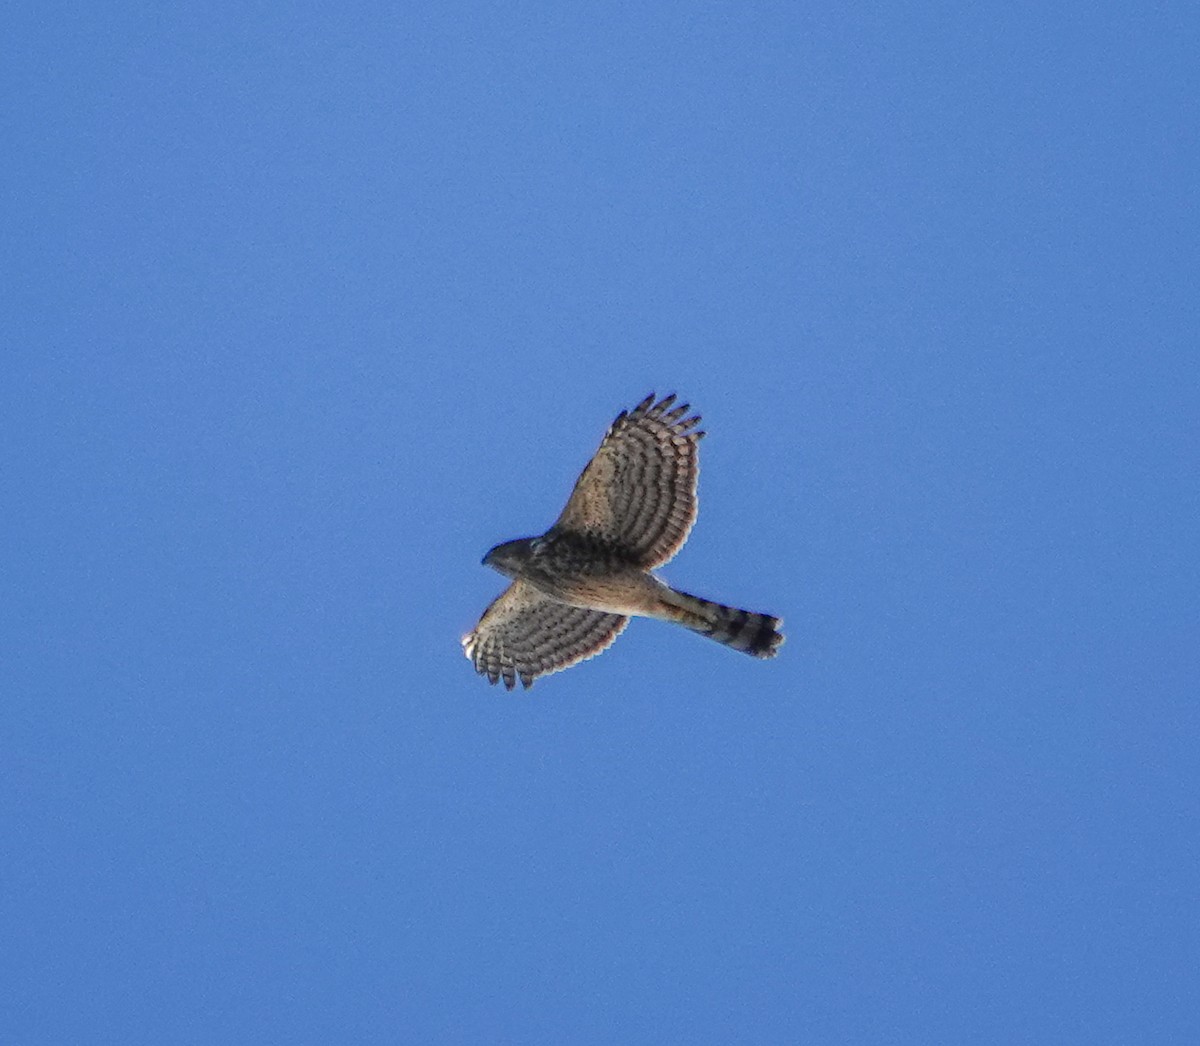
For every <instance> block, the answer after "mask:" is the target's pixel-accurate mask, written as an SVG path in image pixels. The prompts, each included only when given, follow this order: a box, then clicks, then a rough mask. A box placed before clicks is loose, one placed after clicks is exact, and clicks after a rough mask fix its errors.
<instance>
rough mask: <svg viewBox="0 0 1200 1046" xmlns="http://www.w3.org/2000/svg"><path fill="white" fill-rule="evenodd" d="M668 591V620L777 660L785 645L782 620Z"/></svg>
mask: <svg viewBox="0 0 1200 1046" xmlns="http://www.w3.org/2000/svg"><path fill="white" fill-rule="evenodd" d="M669 591H670V595H669V596H668V597H667V598H666V599H665V600H664V601H663V602H664V608H665V609H666V611H667V612H666V614H665V615H664V617H667V618H668V619H669V620H671V621H678V622H679V624H681V625H683V626H685V627H686V628H690V629H691V630H692V631H693V632H699V633H700V634H701V635H702V636H708V637H709V638H710V639H715V640H716V641H717V642H718V643H724V644H725V645H726V646H731V647H733V649H734V650H740V651H742V652H743V653H745V654H750V655H752V656H753V657H774V656H775V655H776V654H778V653H779V648H780V646H782V645H783V633H782V632H780V631H779V626H780V625H782V624H783V621H782V619H780V618H777V617H772V616H771V615H770V614H755V613H753V612H752V611H749V610H738V609H737V608H736V607H727V606H725V605H723V604H721V603H714V602H713V601H712V600H711V599H701V598H700V597H699V596H692V595H688V593H686V592H679V591H677V590H675V589H671V590H669Z"/></svg>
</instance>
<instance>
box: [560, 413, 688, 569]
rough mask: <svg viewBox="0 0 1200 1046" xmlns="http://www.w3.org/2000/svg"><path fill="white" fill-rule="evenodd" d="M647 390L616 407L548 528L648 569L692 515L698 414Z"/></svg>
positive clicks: (671, 548) (675, 544) (675, 547)
mask: <svg viewBox="0 0 1200 1046" xmlns="http://www.w3.org/2000/svg"><path fill="white" fill-rule="evenodd" d="M674 402H675V396H674V395H671V396H666V397H664V398H663V399H661V400H659V401H658V402H657V403H656V402H655V400H654V395H653V393H652V394H651V395H649V396H647V397H646V398H645V399H644V400H642V402H641V403H639V404H638V405H637V406H636V407H634V408H633V410H631V411H622V412H621V413H620V414H618V415H617V419H616V420H615V421H614V422H613V423H612V426H611V427H610V428H609V430H608V433H607V434H606V435H605V437H604V439H603V441H602V442H601V443H600V449H599V450H597V451H596V454H595V456H594V457H593V458H592V460H591V461H590V462H589V463H588V465H587V468H585V469H584V470H583V473H582V475H580V477H579V479H578V480H577V481H576V483H575V489H574V490H573V491H572V492H571V497H570V498H569V499H568V500H567V506H566V508H564V509H563V513H562V515H561V516H559V518H558V520H557V522H556V523H555V524H554V525H555V527H557V528H560V529H563V530H573V531H577V532H580V533H583V534H587V535H589V536H592V537H596V538H599V539H600V540H601V541H604V542H606V543H608V544H610V545H613V546H616V547H618V548H620V549H622V550H623V551H625V552H626V553H628V555H629V556H630V557H631V559H632V560H633V562H634V563H636V564H637V565H638V566H640V567H643V568H645V569H647V570H649V569H652V568H654V567H659V566H662V564H664V563H665V562H667V560H669V559H670V558H671V557H672V556H674V555H675V553H676V552H678V551H679V549H680V548H681V547H682V545H683V543H684V542H685V541H686V540H687V536H688V532H689V531H690V530H691V529H692V524H693V523H695V521H696V480H697V478H698V476H699V474H700V461H699V443H700V438H701V437H702V436H703V435H704V433H703V432H701V431H699V430H697V429H696V425H698V424H699V423H700V417H699V415H693V416H691V417H686V415H687V412H688V404H686V403H684V404H681V405H680V406H678V407H673V406H672V405H673V404H674Z"/></svg>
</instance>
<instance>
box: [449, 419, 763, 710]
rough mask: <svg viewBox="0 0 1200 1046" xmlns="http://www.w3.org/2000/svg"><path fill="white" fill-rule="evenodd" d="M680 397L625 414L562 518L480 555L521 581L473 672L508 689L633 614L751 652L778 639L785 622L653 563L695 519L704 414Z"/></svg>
mask: <svg viewBox="0 0 1200 1046" xmlns="http://www.w3.org/2000/svg"><path fill="white" fill-rule="evenodd" d="M674 402H675V397H674V396H667V397H666V398H665V399H662V400H660V401H658V402H657V403H655V402H654V397H653V396H648V397H646V399H644V400H643V401H642V402H641V403H639V404H638V405H637V406H636V407H635V408H634V409H633V410H632V411H629V412H626V411H622V412H621V413H620V414H619V415H618V416H617V420H616V421H614V422H613V424H612V427H611V428H610V429H609V430H608V434H607V435H606V436H605V437H604V440H603V442H602V443H601V444H600V449H599V450H598V451H596V455H595V457H593V458H592V460H591V461H590V462H589V463H588V466H587V468H585V469H584V470H583V474H582V475H581V476H580V477H579V480H578V481H577V482H576V484H575V489H574V490H573V491H572V493H571V497H570V498H569V499H568V501H567V505H566V508H564V509H563V512H562V515H561V516H559V517H558V520H557V522H555V524H554V526H552V527H551V528H550V529H549V530H548V531H546V533H545V534H543V535H542V536H541V537H537V538H520V539H518V540H516V541H508V542H505V543H504V544H502V545H497V546H496V547H495V548H493V549H492V550H491V551H490V552H489V553H488V554H487V556H486V557H485V558H484V562H485V563H486V564H488V565H489V566H492V567H494V568H495V569H496V570H498V571H500V573H502V574H506V575H508V576H509V577H511V578H513V579H514V581H513V583H512V584H511V585H509V587H508V588H507V589H505V590H504V592H503V593H501V595H500V596H499V598H497V599H496V600H495V601H494V602H493V603H492V605H491V606H489V607H488V608H487V610H486V611H485V612H484V615H483V617H482V618H481V619H480V621H479V624H478V625H477V626H476V627H475V631H473V632H471V633H470V634H469V635H467V636H465V637H464V638H463V649H464V651H465V652H466V655H467V657H469V658H470V659H471V660H472V661H473V662H474V664H475V669H476V671H478V672H480V673H481V674H483V675H486V676H487V677H488V679H489V681H491V682H492V683H496V682H498V681H499V680H500V679H501V678H503V680H504V685H505V686H506V687H508V688H509V689H510V690H511V689H512V688H513V686H515V685H516V680H517V678H518V676H519V677H520V679H521V682H522V683H523V684H524V685H525V686H526V687H529V686H532V685H533V681H534V679H536V678H537V677H538V676H540V675H545V674H547V673H549V672H556V671H558V670H559V669H562V668H567V667H569V666H570V665H573V664H575V663H576V662H578V661H582V660H584V659H585V658H588V657H592V656H593V655H595V654H598V653H600V651H602V650H604V649H606V648H607V647H608V646H609V644H611V643H612V641H613V640H614V639H616V637H617V636H618V635H619V634H620V632H621V630H622V629H623V628H624V627H625V626H626V624H628V623H629V618H630V617H632V616H638V617H655V618H659V619H660V620H664V621H674V622H677V623H678V624H681V625H685V626H686V627H688V628H690V629H692V630H694V631H696V632H700V633H702V634H704V635H707V636H710V637H712V638H713V639H716V640H717V641H718V642H721V643H725V644H726V645H728V646H732V647H734V648H735V649H737V650H743V651H745V652H746V653H749V654H753V655H754V656H756V657H773V656H774V655H775V654H776V653H777V652H778V649H779V645H780V644H781V643H782V642H783V636H782V634H781V633H780V632H779V631H778V629H779V625H780V620H779V619H778V618H775V617H771V616H770V615H767V614H754V613H751V612H750V611H747V610H736V609H734V608H733V607H726V606H722V605H721V604H720V603H712V602H710V601H709V600H706V599H700V598H699V597H697V596H690V595H688V594H687V593H686V592H679V591H676V590H675V589H673V588H671V587H670V586H669V585H667V584H666V583H665V582H663V581H660V580H659V579H658V578H657V577H655V576H654V575H653V574H652V573H651V572H650V571H651V570H652V569H653V568H654V567H657V566H661V565H662V564H663V563H665V562H667V560H669V559H670V558H671V557H672V556H673V555H675V553H676V552H677V551H679V548H680V547H681V546H682V545H683V543H684V542H685V541H686V540H687V536H688V532H689V531H690V530H691V528H692V524H693V523H694V522H695V520H696V478H697V475H698V473H699V463H698V462H697V449H698V444H699V441H700V438H701V437H702V436H703V435H704V433H703V432H700V431H697V430H696V428H695V426H696V425H697V424H699V422H700V418H699V417H698V416H692V417H689V418H685V417H684V415H686V414H687V410H688V407H687V404H686V403H685V404H683V405H682V406H679V407H675V408H674V409H671V407H672V404H673V403H674Z"/></svg>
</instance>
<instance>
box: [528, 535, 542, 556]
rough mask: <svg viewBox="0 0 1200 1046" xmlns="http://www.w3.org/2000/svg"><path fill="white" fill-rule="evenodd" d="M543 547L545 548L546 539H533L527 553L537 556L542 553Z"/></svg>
mask: <svg viewBox="0 0 1200 1046" xmlns="http://www.w3.org/2000/svg"><path fill="white" fill-rule="evenodd" d="M545 547H546V539H545V538H534V539H533V540H532V541H531V542H529V551H530V552H532V553H533V554H534V555H535V556H536V555H538V554H539V553H540V552H541V551H542V549H544V548H545Z"/></svg>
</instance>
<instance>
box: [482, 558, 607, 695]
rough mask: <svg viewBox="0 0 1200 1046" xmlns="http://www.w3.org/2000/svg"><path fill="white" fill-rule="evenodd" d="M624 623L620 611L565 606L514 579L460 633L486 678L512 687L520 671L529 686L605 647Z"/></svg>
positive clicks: (527, 584)
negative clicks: (472, 625)
mask: <svg viewBox="0 0 1200 1046" xmlns="http://www.w3.org/2000/svg"><path fill="white" fill-rule="evenodd" d="M628 623H629V618H627V617H622V616H621V615H620V614H604V613H601V612H600V611H598V610H584V609H582V608H580V607H572V606H567V604H565V603H558V602H555V601H554V600H553V599H550V598H548V597H547V596H543V595H542V594H541V593H540V592H539V591H538V590H537V589H536V588H534V587H533V586H532V585H531V584H529V583H528V582H526V581H514V582H513V583H512V584H511V585H509V586H508V588H506V589H505V590H504V591H503V592H501V593H500V595H499V596H498V597H497V598H496V599H495V600H494V601H493V602H492V604H491V606H489V607H488V608H487V610H485V611H484V612H483V617H481V618H480V619H479V624H478V625H476V626H475V631H474V632H470V633H468V634H467V635H465V636H463V640H462V645H463V652H464V653H465V654H466V655H467V657H468V658H470V660H471V661H472V662H473V663H474V665H475V671H476V672H478V673H479V674H480V675H485V676H487V677H488V682H489V683H496V682H499V680H500V679H503V680H504V685H505V686H506V687H507V688H508V689H509V690H511V689H512V688H513V687H514V686H516V683H517V677H518V676H520V677H521V683H522V684H523V685H524V686H525V688H526V689H528V688H529V687H531V686H533V681H534V680H535V679H537V677H538V676H544V675H548V674H549V673H550V672H557V671H559V670H560V669H563V668H569V667H570V666H571V665H573V664H576V663H577V662H579V661H583V660H585V659H586V658H589V657H594V656H595V655H596V654H598V653H600V652H601V651H602V650H606V649H607V648H608V647H609V646H610V645H611V644H612V641H613V640H614V639H616V638H617V636H619V635H620V634H621V630H622V629H623V628H624V627H625V626H626V625H627V624H628Z"/></svg>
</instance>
